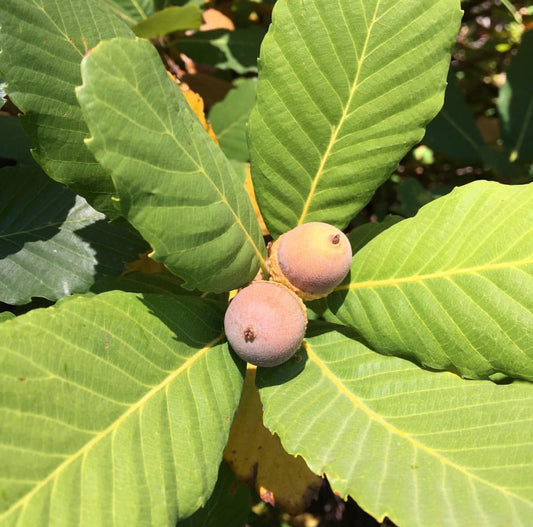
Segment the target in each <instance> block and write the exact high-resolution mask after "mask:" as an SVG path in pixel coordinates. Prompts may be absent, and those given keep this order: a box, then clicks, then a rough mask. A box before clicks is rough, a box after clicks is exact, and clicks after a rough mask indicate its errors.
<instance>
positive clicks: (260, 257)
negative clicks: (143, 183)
mask: <svg viewBox="0 0 533 527" xmlns="http://www.w3.org/2000/svg"><path fill="white" fill-rule="evenodd" d="M100 46H101V43H100V44H98V46H97V48H100ZM93 53H94V51H93ZM133 67H134V65H132V68H133ZM82 72H83V70H82ZM106 73H108V74H109V72H108V71H106ZM110 76H111V77H114V75H113V73H112V72H111V74H110ZM86 87H87V84H86V83H85V81H84V82H83V84H82V85H81V86H79V87H78V88H76V92H78V91H82V90H83V89H84V88H86ZM160 87H161V90H164V86H163V85H160ZM129 88H130V89H133V91H134V92H135V93H136V94H137V95H138V97H139V99H140V100H141V101H142V102H143V103H144V104H145V105H146V107H147V108H149V109H150V110H151V113H152V114H153V116H154V117H155V118H156V119H157V120H158V121H159V123H160V124H161V126H162V127H163V130H164V133H165V134H166V135H167V136H168V137H170V138H171V139H172V141H173V142H174V144H175V145H176V147H177V148H178V149H179V150H180V151H181V152H183V155H184V156H185V157H187V158H188V159H189V161H190V162H191V164H192V165H193V166H194V167H195V168H196V170H197V171H198V173H199V174H201V175H202V176H203V177H204V179H205V180H207V181H208V183H209V184H210V185H211V186H212V187H213V189H214V191H215V193H216V194H218V196H219V197H220V200H221V201H222V203H224V205H225V206H226V208H227V209H228V211H229V212H230V214H231V215H232V216H233V218H234V220H235V223H236V224H237V226H238V227H239V229H241V231H242V232H243V234H244V237H245V238H246V240H247V242H248V243H249V244H250V245H251V247H252V249H253V251H254V252H255V254H256V256H257V258H258V260H259V262H260V264H261V268H262V269H263V270H264V271H266V263H265V259H264V258H263V255H262V253H261V250H260V249H259V247H258V246H257V244H256V243H255V241H254V239H253V238H252V234H251V233H250V232H248V229H247V228H246V227H245V226H244V224H243V222H242V220H241V218H240V216H239V215H238V214H237V212H236V211H235V209H234V208H233V206H232V205H231V203H229V201H228V199H227V198H226V195H225V194H224V193H223V192H222V191H221V189H220V188H218V186H217V184H216V182H215V181H214V180H213V179H212V178H211V176H210V175H209V174H208V173H207V172H206V170H205V167H204V166H203V165H202V164H200V163H199V162H198V161H197V159H196V158H195V157H193V156H192V155H191V154H190V152H189V151H188V150H187V149H186V148H185V147H184V146H183V145H182V144H181V143H180V142H179V141H178V138H177V137H176V136H175V134H174V132H173V130H171V129H170V128H169V127H168V126H167V123H166V122H165V121H164V120H163V119H162V118H161V116H160V115H159V113H158V112H157V109H156V108H155V107H154V106H152V105H151V104H150V101H148V100H147V99H146V98H145V97H144V95H143V94H142V93H141V92H140V91H139V89H138V88H137V87H134V86H131V85H130V86H129ZM91 89H92V99H93V100H94V101H98V102H99V103H100V104H101V105H102V106H105V107H108V108H109V109H110V110H112V111H114V112H115V113H118V114H119V115H120V116H121V117H123V118H124V119H126V120H129V121H131V122H132V123H133V124H135V125H136V126H140V125H139V123H138V122H137V121H136V120H135V119H133V118H132V116H129V115H126V114H124V112H122V111H120V110H119V109H118V108H117V107H113V106H111V105H110V104H109V103H107V102H106V101H104V100H103V99H102V98H100V97H97V96H96V95H95V90H94V88H91ZM178 93H179V94H181V97H182V98H183V99H184V95H183V93H182V92H181V90H179V88H178ZM186 105H187V106H186V107H187V108H188V109H189V110H190V112H191V113H192V114H193V115H194V112H193V110H192V108H190V106H189V104H188V103H186ZM194 119H195V120H196V121H198V118H197V116H196V115H194ZM196 121H195V122H196ZM200 127H201V129H202V132H203V134H205V136H206V137H208V135H207V132H206V131H205V130H204V129H203V127H202V126H201V123H200ZM150 131H153V130H150ZM92 141H94V136H91V137H89V138H86V139H85V140H84V142H85V144H87V145H89V144H90V143H91V142H92ZM100 141H101V139H100ZM210 141H211V139H210ZM220 152H221V154H222V156H224V158H225V154H224V153H223V152H222V151H220ZM225 159H226V161H227V158H225ZM227 166H228V167H229V170H233V168H232V166H231V164H230V163H229V162H228V161H227Z"/></svg>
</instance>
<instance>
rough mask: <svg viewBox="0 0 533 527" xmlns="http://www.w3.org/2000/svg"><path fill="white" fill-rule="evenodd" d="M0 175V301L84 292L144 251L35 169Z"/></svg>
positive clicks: (124, 231)
mask: <svg viewBox="0 0 533 527" xmlns="http://www.w3.org/2000/svg"><path fill="white" fill-rule="evenodd" d="M0 174H1V176H2V180H3V192H2V193H1V194H0V301H2V302H6V303H7V304H13V305H19V304H26V303H27V302H30V300H31V298H32V297H42V298H48V299H49V300H57V299H59V298H61V297H63V296H65V295H71V294H73V293H83V292H85V291H88V290H89V289H90V287H91V286H92V285H93V283H94V282H95V280H97V279H98V278H100V277H102V276H118V275H119V274H120V273H121V272H123V271H124V269H125V263H126V262H128V261H132V260H135V259H136V258H137V255H138V253H140V252H143V251H146V242H144V240H142V239H141V238H140V237H139V236H138V235H137V234H135V233H134V232H132V231H131V230H130V229H129V228H127V227H125V226H121V225H112V224H109V223H108V221H107V220H106V218H105V216H104V215H103V214H102V213H100V212H97V211H96V210H94V209H93V208H92V207H91V206H90V205H88V204H87V202H86V201H85V200H84V199H83V198H82V197H80V196H76V195H75V194H73V193H72V192H70V191H69V190H68V189H66V188H65V187H63V186H62V185H60V184H59V183H56V182H55V181H52V180H51V179H50V178H48V177H47V176H46V175H45V174H43V173H42V171H41V169H40V168H39V167H37V166H21V167H8V168H3V169H2V170H1V171H0ZM13 196H17V199H16V200H13Z"/></svg>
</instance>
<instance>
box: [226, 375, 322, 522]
mask: <svg viewBox="0 0 533 527" xmlns="http://www.w3.org/2000/svg"><path fill="white" fill-rule="evenodd" d="M224 459H225V460H226V461H227V462H228V463H229V464H230V465H231V467H232V468H233V471H234V472H235V475H236V476H237V477H238V478H239V479H240V480H241V481H244V482H245V483H247V484H249V485H250V486H251V487H253V488H255V490H256V491H257V492H258V494H259V496H260V497H261V499H262V500H264V501H266V502H267V503H270V504H272V505H275V506H276V507H277V508H278V509H280V510H281V511H284V512H288V513H289V514H294V515H296V514H300V513H302V512H303V511H304V510H305V509H306V508H307V507H308V506H309V504H310V503H311V501H312V500H313V499H315V498H316V497H317V495H318V491H319V489H320V487H321V485H322V478H321V477H319V476H317V475H316V474H313V473H312V472H311V471H310V470H309V468H308V467H307V465H306V463H305V461H304V460H303V459H302V458H301V457H299V456H297V457H294V456H291V455H290V454H288V453H287V452H286V451H285V450H284V449H283V447H282V446H281V442H280V440H279V438H278V436H276V435H273V434H271V433H270V431H269V430H268V429H267V428H265V427H264V425H263V410H262V406H261V400H260V398H259V393H258V391H257V388H256V387H255V367H250V366H249V367H248V370H247V371H246V377H245V380H244V388H243V392H242V396H241V401H240V404H239V410H238V411H237V415H236V416H235V420H234V421H233V426H232V428H231V432H230V437H229V441H228V444H227V446H226V449H225V451H224Z"/></svg>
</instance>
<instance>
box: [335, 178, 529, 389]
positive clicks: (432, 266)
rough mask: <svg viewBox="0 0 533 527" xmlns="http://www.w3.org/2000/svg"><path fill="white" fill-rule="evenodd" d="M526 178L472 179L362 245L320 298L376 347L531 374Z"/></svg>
mask: <svg viewBox="0 0 533 527" xmlns="http://www.w3.org/2000/svg"><path fill="white" fill-rule="evenodd" d="M532 205H533V185H515V186H507V185H501V184H499V183H495V182H487V181H477V182H474V183H470V184H469V185H465V186H464V187H459V188H456V189H455V190H454V191H453V192H452V193H450V194H448V195H446V196H444V197H442V198H439V199H437V200H435V201H433V202H431V203H429V204H428V205H426V206H424V207H423V208H422V209H420V211H419V212H418V214H417V215H416V216H415V217H414V218H411V219H407V220H404V221H402V222H400V223H397V224H396V225H394V226H393V227H391V228H390V229H388V230H386V231H385V232H383V233H381V234H380V235H379V236H377V237H376V238H374V239H373V240H372V241H371V242H370V243H368V244H367V245H366V246H365V247H364V248H363V249H362V250H361V251H359V252H358V253H357V254H356V255H355V256H354V258H353V262H352V268H351V271H350V274H349V276H348V277H347V279H346V280H345V282H344V283H343V284H342V285H340V286H339V287H338V288H337V291H336V292H334V293H333V294H332V295H330V296H329V297H328V299H327V302H328V306H329V307H330V309H332V310H333V312H334V313H335V314H336V316H337V317H338V318H339V319H340V320H341V321H342V322H343V323H344V324H346V325H349V326H351V327H353V328H355V329H356V330H357V331H358V332H359V333H360V334H361V335H362V336H363V337H364V338H365V339H366V341H367V342H368V343H370V344H371V346H372V347H373V348H374V349H375V350H376V351H379V352H381V353H385V354H388V355H397V356H401V357H405V358H409V359H411V360H414V361H416V362H417V363H419V364H423V365H426V366H429V367H431V368H436V369H448V370H451V371H456V372H458V373H459V374H460V375H462V376H465V377H471V378H487V377H488V376H490V375H492V374H493V373H496V372H500V373H503V374H506V375H509V376H512V377H521V378H524V379H528V380H533V339H532V338H531V337H532V334H533V295H531V294H530V292H531V291H532V290H533V206H532Z"/></svg>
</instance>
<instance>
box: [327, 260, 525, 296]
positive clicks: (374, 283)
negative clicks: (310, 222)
mask: <svg viewBox="0 0 533 527" xmlns="http://www.w3.org/2000/svg"><path fill="white" fill-rule="evenodd" d="M528 264H533V258H526V259H525V260H517V261H515V262H502V263H499V264H485V265H479V266H476V267H465V268H463V269H449V270H447V271H438V272H435V273H428V274H421V275H413V276H405V277H403V278H386V279H383V280H366V281H364V282H352V283H349V284H344V285H340V286H338V287H337V288H336V289H335V291H346V290H354V289H372V288H377V287H391V286H392V287H394V286H398V285H401V284H412V283H417V282H424V281H427V280H436V279H442V278H450V277H452V276H460V275H465V274H476V273H482V272H487V271H496V270H498V269H512V268H513V267H521V266H524V265H528Z"/></svg>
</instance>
